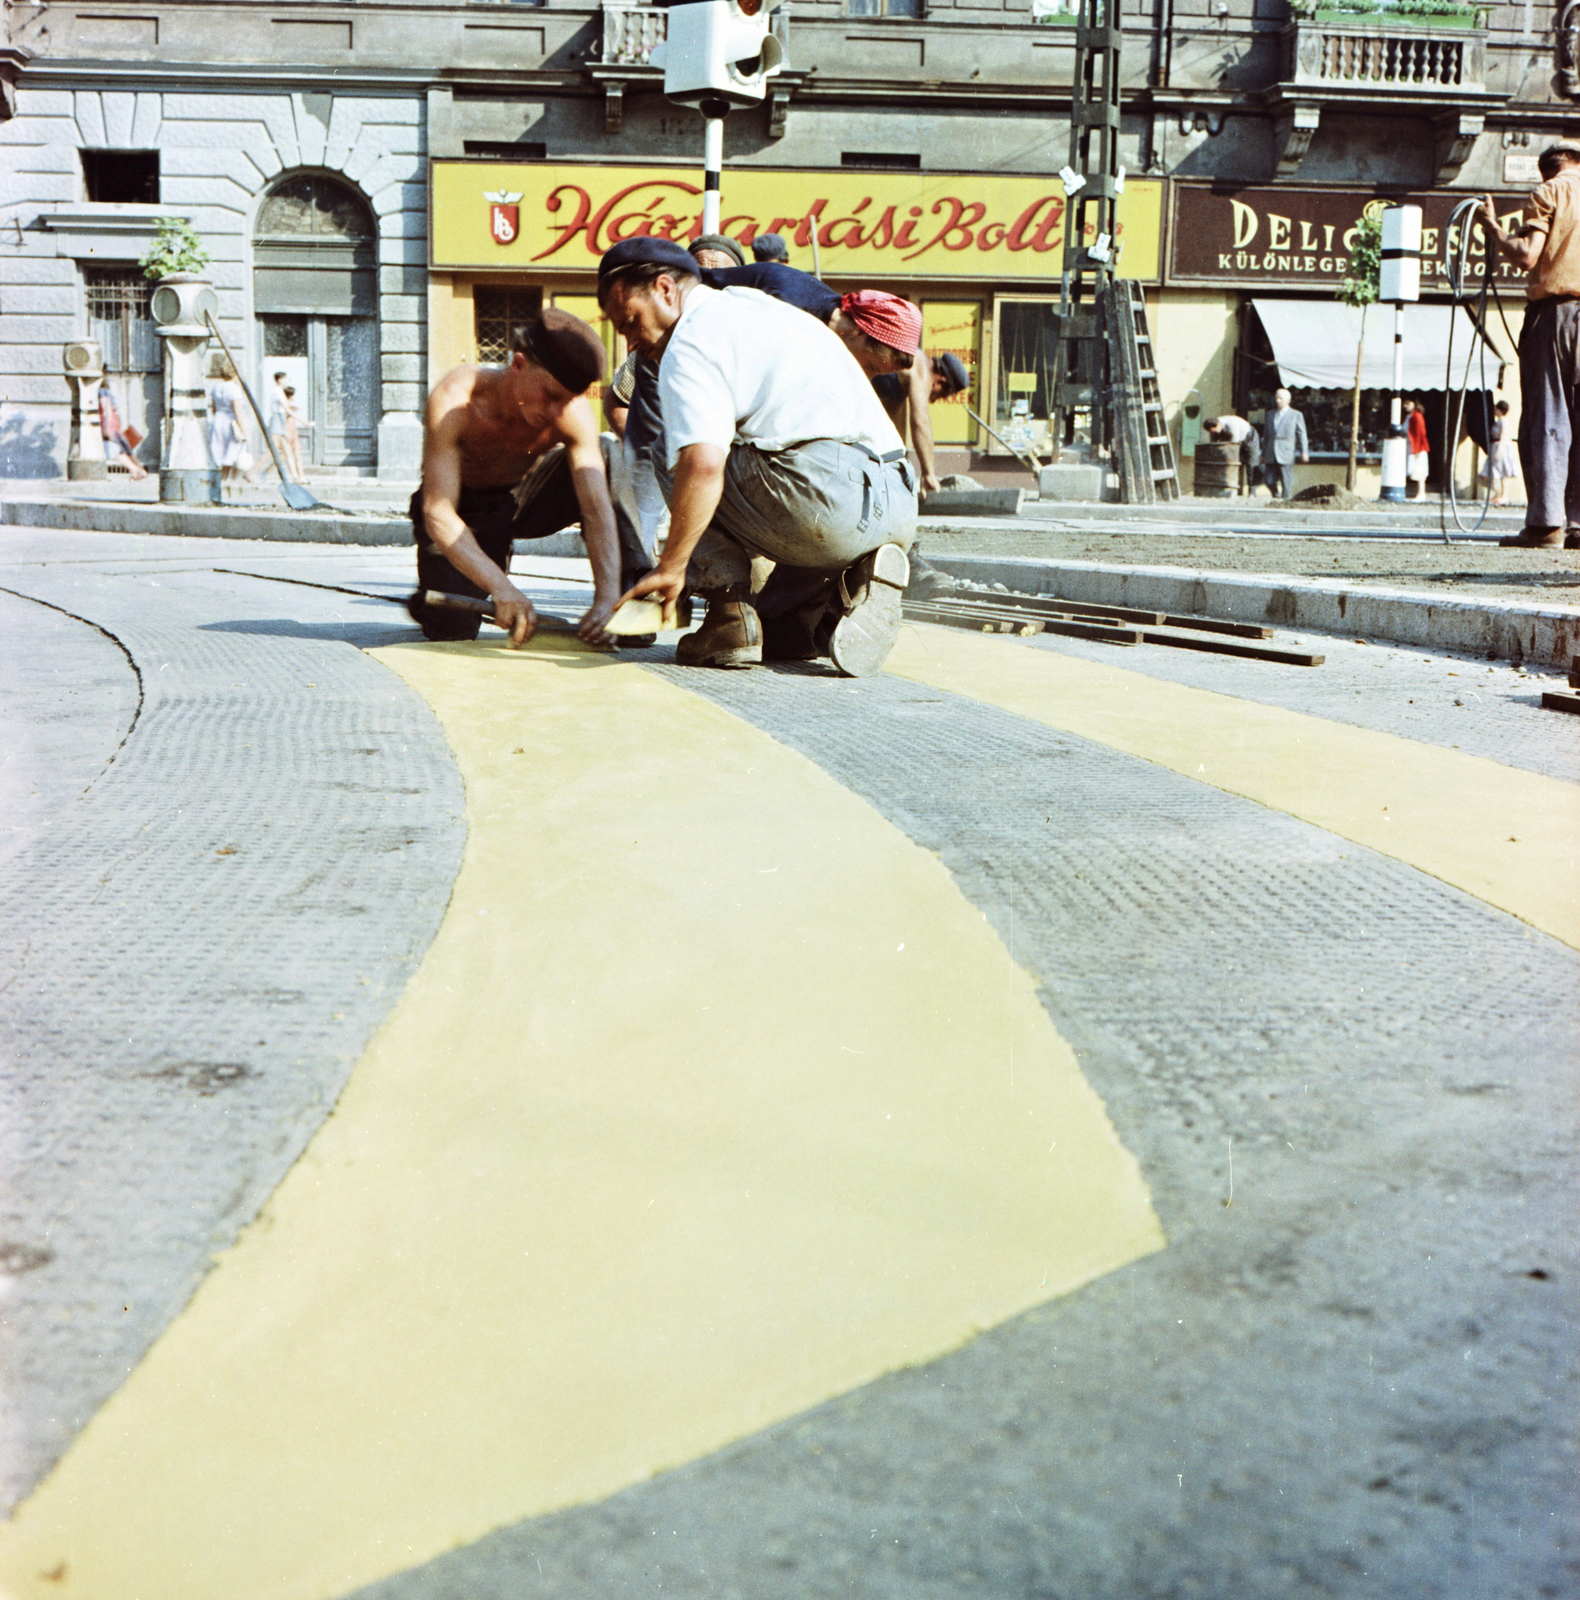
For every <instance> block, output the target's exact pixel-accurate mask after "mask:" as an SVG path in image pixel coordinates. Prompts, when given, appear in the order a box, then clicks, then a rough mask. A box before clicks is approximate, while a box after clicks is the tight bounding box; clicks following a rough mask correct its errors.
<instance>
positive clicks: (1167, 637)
mask: <svg viewBox="0 0 1580 1600" xmlns="http://www.w3.org/2000/svg"><path fill="white" fill-rule="evenodd" d="M1141 637H1142V638H1143V639H1144V640H1145V641H1146V642H1147V643H1148V644H1166V645H1171V646H1173V648H1174V649H1176V650H1205V651H1207V652H1208V653H1209V654H1210V655H1215V656H1239V657H1240V658H1242V659H1243V660H1246V661H1278V662H1282V663H1283V664H1284V665H1285V666H1289V667H1320V666H1321V665H1322V663H1323V662H1324V661H1326V660H1327V659H1328V658H1327V657H1326V656H1318V655H1312V654H1310V653H1309V652H1308V651H1304V650H1269V649H1266V648H1264V647H1262V646H1260V645H1254V644H1230V643H1229V641H1228V640H1227V639H1211V638H1207V639H1204V638H1202V637H1201V636H1200V635H1197V636H1196V637H1194V638H1181V637H1179V635H1177V634H1173V633H1153V632H1152V631H1151V630H1147V631H1145V632H1143V633H1142V635H1141Z"/></svg>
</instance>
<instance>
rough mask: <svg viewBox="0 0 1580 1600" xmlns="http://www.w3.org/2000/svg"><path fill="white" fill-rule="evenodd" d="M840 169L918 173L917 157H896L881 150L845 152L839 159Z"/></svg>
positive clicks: (918, 163) (920, 164)
mask: <svg viewBox="0 0 1580 1600" xmlns="http://www.w3.org/2000/svg"><path fill="white" fill-rule="evenodd" d="M839 164H840V165H841V166H842V167H858V168H864V169H865V170H866V171H868V172H919V171H920V170H921V166H922V158H921V157H920V156H919V155H916V156H907V155H896V154H893V153H888V152H884V151H882V150H847V151H845V152H844V154H842V155H841V156H840V158H839Z"/></svg>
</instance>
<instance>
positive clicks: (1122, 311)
mask: <svg viewBox="0 0 1580 1600" xmlns="http://www.w3.org/2000/svg"><path fill="white" fill-rule="evenodd" d="M1107 321H1108V327H1109V331H1110V334H1111V336H1112V339H1113V367H1114V378H1113V389H1112V400H1113V407H1114V433H1115V436H1116V437H1115V443H1116V445H1117V446H1118V448H1117V449H1116V451H1115V454H1116V455H1117V456H1118V458H1119V492H1120V496H1121V498H1122V499H1123V500H1124V501H1125V502H1126V503H1127V504H1130V505H1153V504H1155V503H1156V502H1157V501H1159V500H1178V499H1179V497H1180V480H1179V470H1178V468H1177V466H1176V465H1175V461H1174V443H1173V441H1172V440H1171V439H1170V438H1169V430H1168V425H1167V423H1165V422H1164V420H1163V397H1162V395H1161V393H1160V392H1159V390H1158V374H1157V363H1156V358H1155V357H1154V356H1153V353H1152V333H1151V330H1150V329H1149V328H1148V327H1147V304H1146V299H1145V297H1144V296H1143V295H1142V292H1141V285H1140V284H1139V283H1136V282H1134V281H1132V280H1131V279H1128V278H1114V279H1111V280H1110V281H1109V285H1108V318H1107Z"/></svg>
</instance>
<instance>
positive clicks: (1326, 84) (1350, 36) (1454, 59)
mask: <svg viewBox="0 0 1580 1600" xmlns="http://www.w3.org/2000/svg"><path fill="white" fill-rule="evenodd" d="M1286 38H1287V40H1288V49H1289V66H1288V71H1287V73H1286V75H1285V81H1286V82H1287V83H1290V84H1294V85H1298V86H1299V87H1302V88H1312V89H1373V90H1384V91H1386V92H1387V93H1389V94H1406V95H1408V94H1434V95H1441V94H1443V92H1444V91H1445V90H1462V91H1471V92H1475V93H1480V92H1481V91H1482V90H1483V89H1484V88H1485V87H1486V85H1485V81H1484V80H1485V77H1486V39H1487V36H1486V31H1485V30H1484V29H1482V28H1473V27H1459V28H1455V27H1442V26H1438V27H1415V26H1413V25H1411V24H1410V23H1406V22H1398V21H1395V20H1393V19H1392V18H1390V17H1389V16H1388V15H1387V14H1386V13H1379V14H1377V15H1374V16H1357V17H1356V18H1355V19H1354V20H1353V21H1349V20H1346V21H1344V22H1336V21H1331V20H1321V19H1318V20H1310V19H1302V20H1300V21H1298V22H1295V23H1294V24H1292V25H1291V26H1290V28H1289V29H1288V30H1287V32H1286Z"/></svg>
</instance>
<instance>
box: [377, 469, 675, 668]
mask: <svg viewBox="0 0 1580 1600" xmlns="http://www.w3.org/2000/svg"><path fill="white" fill-rule="evenodd" d="M410 510H411V531H412V537H413V538H414V539H415V540H416V541H417V587H418V588H419V589H437V590H439V591H440V592H441V593H442V594H460V595H465V596H467V597H468V598H469V599H472V600H483V599H486V598H487V594H486V592H485V591H484V590H482V589H480V588H479V587H478V586H477V585H476V584H475V583H473V582H472V580H471V579H470V578H468V577H467V576H466V574H465V573H463V572H459V571H457V569H456V568H455V567H453V566H451V565H450V563H449V562H448V561H447V560H446V559H445V558H444V556H443V555H441V554H440V552H439V549H438V547H437V546H436V545H435V544H434V542H433V540H432V539H431V538H429V536H428V524H427V522H426V521H425V520H424V517H423V512H422V485H421V484H419V485H418V486H417V492H416V493H415V494H414V495H412V497H411V507H410ZM456 510H457V511H458V512H459V513H460V517H461V520H462V522H464V523H465V524H466V525H467V527H468V528H470V529H471V530H472V535H473V537H474V538H475V539H476V540H477V542H478V544H480V545H481V546H482V547H483V553H484V554H485V555H486V556H487V557H488V559H489V560H490V561H492V562H493V563H494V564H495V565H496V566H497V567H499V568H501V569H502V570H503V571H505V572H509V571H510V557H511V555H512V554H513V553H514V547H515V542H516V540H517V539H547V538H548V537H549V535H550V534H554V533H558V532H559V531H560V530H561V529H562V528H569V527H574V526H576V525H577V524H579V523H580V522H581V520H582V508H581V504H580V502H579V501H578V500H577V498H576V484H575V480H574V479H573V478H572V476H571V465H570V454H569V452H568V451H566V450H564V449H561V450H560V452H559V456H558V458H557V459H556V460H555V461H554V462H552V463H551V464H549V465H548V468H547V470H546V471H545V472H544V473H543V477H542V480H541V482H539V483H538V484H537V486H536V488H535V489H534V491H533V494H532V496H531V498H530V499H528V500H527V502H526V503H525V504H524V505H523V506H522V507H521V509H520V511H517V510H516V502H515V496H514V495H513V493H512V492H511V490H510V489H509V488H508V487H506V488H498V487H491V488H475V487H472V486H469V485H463V486H462V489H461V497H460V499H459V500H458V501H457V502H456ZM616 526H617V528H618V531H619V535H620V585H621V592H622V593H623V592H624V591H625V590H626V589H629V588H630V587H631V585H632V584H633V583H635V582H636V581H637V579H638V578H641V577H643V576H645V575H646V574H647V573H648V572H650V571H651V570H652V568H651V566H650V564H649V562H648V560H647V555H646V552H645V551H643V549H642V547H641V545H640V543H638V542H637V541H636V539H635V538H634V537H632V536H628V531H627V529H626V528H625V525H624V519H623V518H618V517H617V518H616ZM408 609H409V610H410V612H411V614H412V617H413V619H414V620H415V621H416V623H417V624H418V626H419V627H420V628H421V629H422V631H423V634H424V636H425V637H427V638H429V639H475V638H476V637H477V632H478V628H479V627H480V626H481V619H480V618H478V617H469V616H467V615H466V614H465V613H464V612H460V611H437V610H435V609H433V608H432V607H430V606H425V605H423V604H422V603H421V601H418V600H413V601H412V603H411V605H410V606H409V607H408Z"/></svg>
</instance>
